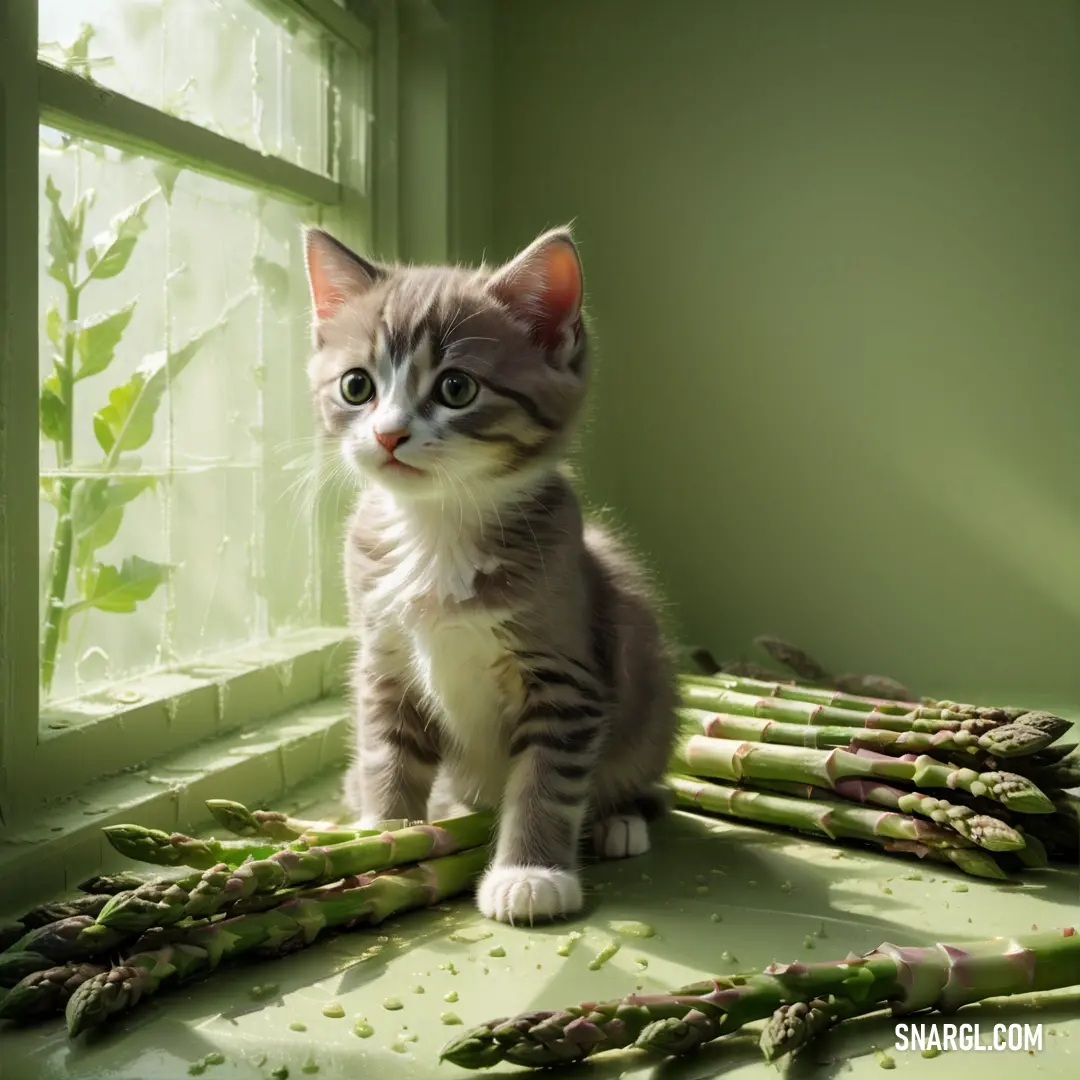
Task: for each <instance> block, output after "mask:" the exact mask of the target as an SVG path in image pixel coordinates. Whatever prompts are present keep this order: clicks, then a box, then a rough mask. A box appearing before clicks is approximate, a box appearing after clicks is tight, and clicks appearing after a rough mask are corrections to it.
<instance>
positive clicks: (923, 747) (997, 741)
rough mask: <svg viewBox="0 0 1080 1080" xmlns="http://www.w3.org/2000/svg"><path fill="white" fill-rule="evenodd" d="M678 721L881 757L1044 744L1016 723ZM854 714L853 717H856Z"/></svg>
mask: <svg viewBox="0 0 1080 1080" xmlns="http://www.w3.org/2000/svg"><path fill="white" fill-rule="evenodd" d="M679 715H680V718H681V719H682V720H683V721H684V722H685V724H686V726H687V727H688V728H696V729H698V731H699V733H700V734H702V735H709V736H711V737H714V738H721V739H745V740H747V741H749V742H767V743H779V744H782V745H785V746H813V747H817V748H818V749H825V748H830V747H834V746H837V747H840V748H841V749H843V748H845V747H848V746H850V745H851V744H852V743H858V744H859V745H860V746H864V747H866V748H867V749H872V750H878V751H880V752H882V753H886V754H898V753H899V754H907V753H922V754H933V753H938V754H942V753H959V754H964V753H971V752H973V751H975V750H985V751H986V752H988V753H992V754H996V755H997V756H998V757H1002V758H1004V757H1016V756H1019V755H1021V754H1032V753H1034V752H1035V751H1037V750H1040V749H1042V748H1043V747H1045V746H1049V745H1050V741H1051V740H1050V737H1049V736H1048V735H1046V734H1045V733H1044V732H1040V731H1036V730H1034V729H1032V728H1027V727H1023V726H1022V725H1020V724H1015V723H1014V724H1002V725H1001V726H1000V727H996V728H993V729H992V730H990V731H988V732H986V733H985V734H984V735H974V734H972V733H971V732H970V731H937V732H934V733H933V734H930V733H928V732H925V731H886V730H883V729H881V728H858V727H839V726H834V727H819V726H815V725H810V724H786V723H784V722H782V721H779V720H765V719H762V718H761V717H758V716H737V715H734V714H731V713H714V712H706V711H705V710H703V709H680V710H679ZM856 715H858V714H856Z"/></svg>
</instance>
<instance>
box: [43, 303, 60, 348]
mask: <svg viewBox="0 0 1080 1080" xmlns="http://www.w3.org/2000/svg"><path fill="white" fill-rule="evenodd" d="M63 332H64V323H63V320H62V319H61V318H60V309H59V308H58V307H57V306H56V301H55V300H54V301H53V302H52V303H51V304H50V305H49V310H48V311H46V312H45V334H46V336H47V337H48V339H49V340H50V341H51V342H52V343H53V345H55V346H56V348H60V337H61V335H62V334H63Z"/></svg>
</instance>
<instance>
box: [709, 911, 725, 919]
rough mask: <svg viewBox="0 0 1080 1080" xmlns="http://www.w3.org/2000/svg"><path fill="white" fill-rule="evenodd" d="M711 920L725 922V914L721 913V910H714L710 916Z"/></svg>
mask: <svg viewBox="0 0 1080 1080" xmlns="http://www.w3.org/2000/svg"><path fill="white" fill-rule="evenodd" d="M709 920H710V921H711V922H723V921H724V916H723V915H721V914H720V912H719V911H714V912H713V913H712V914H711V915H710V916H709Z"/></svg>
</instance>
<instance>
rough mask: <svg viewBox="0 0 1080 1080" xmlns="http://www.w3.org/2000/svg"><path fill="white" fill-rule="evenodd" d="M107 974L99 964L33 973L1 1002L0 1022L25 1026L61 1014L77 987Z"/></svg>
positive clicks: (74, 965) (59, 967)
mask: <svg viewBox="0 0 1080 1080" xmlns="http://www.w3.org/2000/svg"><path fill="white" fill-rule="evenodd" d="M108 970H109V969H108V968H107V967H103V966H102V965H101V964H63V965H60V966H58V967H50V968H46V969H45V970H44V971H35V972H33V973H32V974H30V975H27V976H26V978H24V979H23V980H22V981H21V982H19V983H18V984H17V985H16V986H15V987H14V988H13V989H12V990H11V991H10V993H8V994H7V996H6V997H4V998H3V1000H0V1020H13V1021H14V1022H16V1023H19V1024H27V1023H31V1022H32V1021H34V1020H43V1019H45V1018H46V1017H49V1016H52V1015H53V1014H54V1013H58V1012H62V1011H63V1009H64V1006H65V1005H66V1004H67V1002H68V1000H69V999H70V997H71V995H72V994H73V993H74V992H75V990H76V989H77V988H78V987H80V986H82V984H83V983H84V982H86V981H87V980H88V979H91V978H93V977H94V976H95V975H102V974H104V973H105V972H107V971H108Z"/></svg>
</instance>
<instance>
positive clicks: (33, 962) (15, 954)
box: [0, 949, 56, 986]
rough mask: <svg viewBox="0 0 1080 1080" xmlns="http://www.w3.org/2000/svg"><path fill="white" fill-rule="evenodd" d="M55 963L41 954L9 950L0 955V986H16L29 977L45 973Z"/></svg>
mask: <svg viewBox="0 0 1080 1080" xmlns="http://www.w3.org/2000/svg"><path fill="white" fill-rule="evenodd" d="M55 963H56V961H55V960H50V959H49V958H48V957H47V956H42V955H41V953H39V952H33V951H24V950H15V949H8V950H7V951H6V952H2V953H0V986H15V985H16V984H17V983H18V982H19V981H20V980H22V979H25V978H26V976H27V975H30V974H32V973H33V972H35V971H44V970H45V969H46V968H49V967H52V966H53V964H55Z"/></svg>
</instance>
